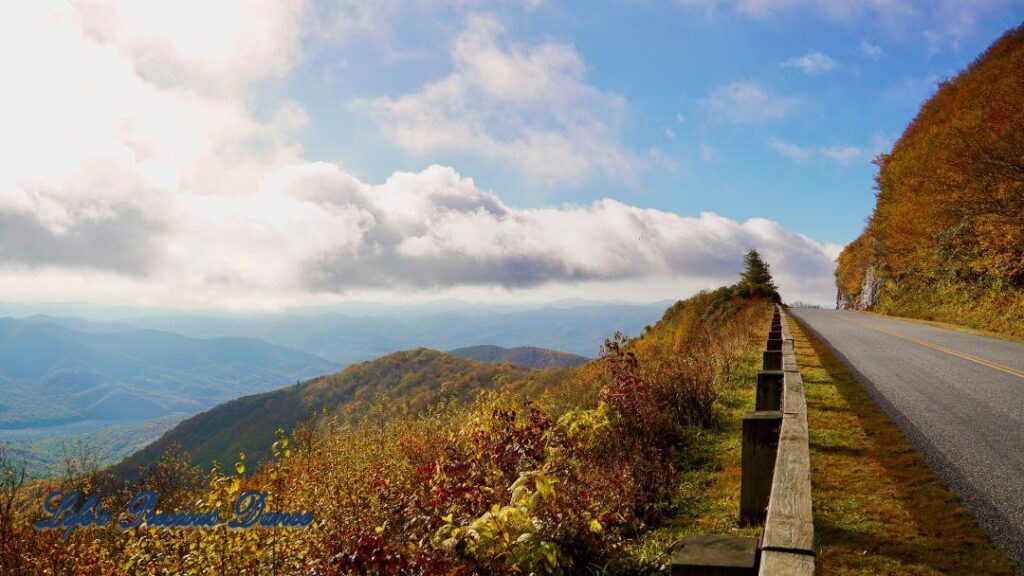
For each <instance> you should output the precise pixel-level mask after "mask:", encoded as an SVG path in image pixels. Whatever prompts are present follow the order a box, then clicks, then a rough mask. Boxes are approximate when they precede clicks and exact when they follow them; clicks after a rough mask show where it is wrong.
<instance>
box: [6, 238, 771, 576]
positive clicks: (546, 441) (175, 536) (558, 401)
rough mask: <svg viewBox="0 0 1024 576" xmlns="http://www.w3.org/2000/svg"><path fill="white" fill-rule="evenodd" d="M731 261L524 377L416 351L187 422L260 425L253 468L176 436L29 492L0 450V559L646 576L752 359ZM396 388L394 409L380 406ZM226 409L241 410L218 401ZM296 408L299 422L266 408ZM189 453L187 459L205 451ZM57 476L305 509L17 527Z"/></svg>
mask: <svg viewBox="0 0 1024 576" xmlns="http://www.w3.org/2000/svg"><path fill="white" fill-rule="evenodd" d="M747 260H748V268H750V269H748V273H745V274H744V276H743V279H742V280H741V281H740V282H739V283H738V284H736V285H735V286H731V287H723V288H720V289H718V290H715V291H712V292H703V293H700V294H698V295H696V296H694V297H692V298H690V299H688V300H685V301H680V302H677V303H676V304H674V305H673V306H671V307H670V308H669V309H668V310H667V311H666V312H665V314H664V316H663V318H662V319H661V320H660V321H658V322H657V323H656V324H655V325H653V326H651V327H649V328H648V329H647V330H646V331H645V333H644V334H643V335H642V336H641V337H639V338H636V339H629V338H626V337H624V336H622V335H621V334H616V335H615V336H613V337H612V338H609V339H608V340H607V341H606V342H605V344H604V346H603V347H602V352H601V357H600V358H599V359H596V360H593V361H591V362H588V363H586V364H584V365H582V366H579V367H576V368H570V369H562V370H549V371H536V370H525V369H520V368H515V367H513V366H511V365H510V364H507V363H502V364H482V363H479V362H473V361H470V360H464V359H461V358H456V357H454V356H451V355H447V354H444V353H441V352H436V351H432V350H425V349H417V350H411V351H408V352H403V353H398V354H393V355H389V356H385V357H383V358H380V359H378V360H376V361H373V362H367V363H363V364H359V365H356V366H353V367H351V368H349V369H347V370H345V371H342V372H340V373H338V374H334V375H331V376H325V377H323V378H319V379H314V380H311V381H309V382H306V383H302V384H299V385H298V386H296V387H294V388H288V389H283V390H280V391H277V392H274V393H269V394H264V395H258V396H253V397H249V398H246V399H241V400H239V401H235V402H232V403H228V404H225V405H222V406H221V407H218V408H216V409H214V410H212V411H210V412H207V413H205V414H206V419H204V420H202V421H199V420H195V419H193V420H195V421H194V422H191V421H186V422H185V423H183V424H189V423H190V422H191V424H190V426H193V427H196V428H202V429H203V430H204V432H205V433H206V434H207V435H212V436H216V437H218V438H222V439H224V440H225V441H226V443H227V444H231V443H232V442H234V441H239V440H242V441H244V442H246V443H248V442H250V441H254V440H266V437H267V436H269V440H266V443H265V444H264V446H269V448H270V449H269V452H270V455H271V458H268V459H265V460H263V461H262V462H259V461H258V456H257V455H258V454H259V453H260V451H257V450H255V449H254V450H253V451H252V452H250V453H249V454H250V455H249V457H248V458H246V456H245V455H244V454H239V455H238V456H237V462H236V463H235V465H234V466H223V465H215V466H214V468H213V470H212V471H210V472H209V473H208V474H207V473H204V472H203V471H202V470H201V469H200V467H199V466H194V465H193V464H191V463H190V458H189V455H188V454H186V453H185V452H183V451H182V450H181V448H180V447H179V445H175V444H174V443H173V442H172V443H165V444H161V446H162V447H165V448H166V451H164V453H163V456H162V458H161V459H160V460H159V461H158V462H156V463H154V464H152V465H150V466H147V467H146V470H145V474H144V475H143V476H142V477H141V478H140V479H139V480H138V482H137V483H134V484H133V485H132V486H126V487H124V488H123V489H117V488H110V487H109V486H110V485H109V484H108V480H107V479H105V473H104V471H102V470H95V469H92V470H88V469H81V467H69V469H68V473H67V474H65V475H63V476H62V477H60V478H55V479H50V480H43V481H40V482H37V483H34V484H29V485H26V484H24V483H23V481H22V479H23V476H22V475H21V474H20V473H19V471H18V468H17V466H16V465H14V464H12V462H11V460H10V459H9V458H8V457H7V455H6V454H5V452H4V450H3V449H0V572H2V573H4V574H6V573H14V574H75V575H95V576H105V575H109V574H126V575H127V574H153V575H155V574H179V573H187V574H207V573H210V574H213V573H216V574H239V575H241V574H267V575H282V574H346V575H347V574H352V575H355V574H361V575H370V574H373V575H380V576H383V575H407V576H428V575H439V576H440V575H464V576H469V575H470V574H494V575H500V574H508V575H515V574H537V575H552V576H554V575H563V574H583V573H595V574H596V573H631V574H632V573H637V574H639V573H649V572H651V571H654V570H657V569H658V563H659V562H663V561H664V558H663V554H664V553H666V552H668V551H669V548H670V547H669V546H668V545H662V544H658V542H657V541H654V542H653V544H652V545H655V546H656V550H654V551H653V553H652V551H651V550H648V548H647V547H645V546H643V545H641V544H639V542H641V540H642V538H643V537H644V536H645V535H646V534H648V533H649V532H650V531H651V529H652V528H655V527H658V526H660V525H662V524H664V523H665V522H667V521H668V519H670V518H671V516H672V514H673V513H674V512H673V511H678V510H679V509H680V508H679V506H681V505H682V504H681V503H680V502H678V501H676V498H677V497H676V496H675V493H676V491H677V489H678V488H679V486H677V484H678V483H679V482H680V480H679V479H680V478H684V477H686V476H680V474H682V470H684V469H686V468H687V467H694V466H698V465H699V464H700V463H699V462H697V461H693V460H692V458H693V456H692V454H698V453H701V449H700V444H701V443H702V442H706V435H707V433H708V432H709V431H711V430H713V429H715V427H716V426H717V425H718V422H719V418H720V416H721V414H722V411H723V407H722V406H721V405H720V403H719V399H720V397H721V395H722V394H723V393H724V392H725V391H726V390H727V386H729V385H730V382H733V380H732V375H733V373H734V371H736V370H737V369H738V366H739V365H740V362H741V361H743V360H742V359H744V358H752V357H753V356H752V353H753V352H754V350H755V349H756V348H757V345H758V342H759V341H760V338H761V337H762V336H763V333H764V332H763V331H764V329H765V328H766V326H767V322H768V319H769V317H770V313H771V308H770V303H771V302H772V301H774V300H777V299H778V296H777V293H776V292H775V289H774V286H773V284H772V282H771V277H770V274H769V273H768V268H767V265H766V264H764V262H763V261H762V260H760V258H759V257H758V256H757V254H756V253H755V252H753V251H752V252H751V254H750V255H748V259H747ZM754 268H756V270H754ZM745 385H746V386H749V385H750V382H749V378H748V379H745ZM382 394H387V395H388V396H389V398H384V397H383V396H382ZM395 400H401V401H403V402H406V403H407V404H408V407H407V408H405V409H396V407H397V405H396V404H395V403H394V401H395ZM287 404H292V406H291V407H290V408H289V407H288V406H286V405H287ZM236 407H237V408H240V410H238V411H239V412H244V413H246V414H248V416H249V417H248V418H241V417H236V416H238V415H234V414H231V413H230V412H233V411H234V409H235V408H236ZM322 407H327V408H328V409H327V410H322V409H321V408H322ZM309 413H312V415H313V416H312V418H311V419H306V420H305V421H304V423H300V421H299V420H289V421H287V422H285V421H284V420H281V419H280V415H282V414H285V415H287V416H288V418H292V417H296V418H298V417H300V415H303V414H309ZM201 416H202V415H201ZM269 417H274V418H275V419H274V420H273V422H270V421H268V418H269ZM275 426H280V428H279V429H278V430H277V431H276V433H275V431H274V427H275ZM289 428H291V430H289ZM170 436H173V434H172V435H169V437H166V438H167V439H168V440H173V439H174V438H171V437H170ZM179 439H180V438H179ZM191 448H192V449H193V450H194V451H195V453H194V454H193V455H192V456H193V458H192V462H196V459H195V456H196V454H199V455H200V458H202V457H203V456H205V455H206V454H207V453H208V451H207V448H210V447H209V446H204V447H199V449H197V446H191ZM263 450H266V448H263ZM687 454H691V456H687ZM232 460H234V458H232ZM229 462H230V460H229ZM198 463H199V464H202V461H201V460H200V461H199V462H198ZM104 486H108V487H106V488H105V487H104ZM54 489H59V490H81V491H82V492H83V493H85V494H90V493H91V494H96V493H99V494H101V495H103V496H104V501H105V502H107V503H108V504H109V508H110V509H113V510H119V509H121V510H123V509H124V506H125V502H126V501H127V499H128V497H129V496H130V495H131V494H133V493H134V492H135V491H137V490H139V489H147V490H153V491H155V492H157V493H158V494H159V495H160V496H159V497H160V509H161V510H181V509H189V510H199V511H200V512H201V513H203V514H211V513H213V511H217V513H218V514H220V517H221V518H230V517H231V514H232V510H233V508H232V505H233V504H232V503H233V502H234V500H235V499H237V498H238V497H239V494H242V493H244V492H245V491H246V490H260V491H263V492H265V493H267V494H269V495H270V496H268V501H267V502H268V506H270V507H272V509H274V510H294V511H312V512H313V513H314V516H315V519H314V521H313V522H312V525H310V526H309V527H308V528H306V529H300V530H294V529H278V530H262V529H261V530H231V529H228V528H227V527H226V526H225V525H223V524H222V525H219V526H217V527H216V528H213V529H194V530H163V529H160V528H158V527H152V526H147V527H137V528H132V529H131V530H129V532H128V533H124V534H122V533H120V532H119V531H118V530H117V529H116V527H115V525H114V523H113V522H111V523H109V524H107V525H106V526H105V527H103V528H91V529H81V530H76V531H75V533H74V534H72V535H71V536H70V537H69V538H68V539H67V540H62V539H61V537H60V534H59V533H53V532H37V531H35V530H33V529H32V528H31V523H30V520H31V519H33V518H35V517H36V516H37V515H38V499H39V498H41V497H42V495H43V494H45V493H47V492H48V491H50V490H54ZM690 505H692V502H691V503H689V504H686V506H690Z"/></svg>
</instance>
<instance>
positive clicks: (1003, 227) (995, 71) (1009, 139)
mask: <svg viewBox="0 0 1024 576" xmlns="http://www.w3.org/2000/svg"><path fill="white" fill-rule="evenodd" d="M1022 94H1024V26H1018V27H1017V28H1014V29H1013V30H1010V31H1009V32H1007V33H1006V34H1004V35H1003V36H1002V37H1001V38H999V39H998V40H997V41H996V42H995V43H994V44H993V45H992V46H991V47H989V49H988V50H987V51H985V52H984V53H983V54H982V55H981V56H979V57H978V59H977V60H975V62H974V63H972V64H971V65H970V66H969V67H968V68H967V69H966V70H964V71H963V72H961V73H960V74H959V75H958V76H957V77H955V78H953V79H952V80H949V81H946V82H943V83H941V84H940V86H939V88H938V90H937V92H936V93H935V95H934V96H932V98H931V99H929V100H928V101H927V102H926V103H925V104H924V105H923V106H922V108H921V111H920V113H919V114H918V115H917V117H916V118H915V119H914V121H913V122H912V123H911V124H910V125H909V126H908V128H907V129H906V131H905V132H904V133H903V135H902V136H901V137H900V139H899V140H898V141H897V142H896V144H895V145H894V147H893V149H892V151H891V152H890V153H888V154H882V155H880V156H879V157H878V158H877V159H876V164H878V166H879V172H878V176H877V177H876V183H877V185H876V187H877V203H876V206H875V209H874V211H873V213H872V215H871V218H870V220H869V222H868V225H867V228H866V230H865V231H864V233H863V234H862V235H861V236H860V237H859V238H857V239H856V240H855V241H854V242H852V243H851V244H850V245H848V246H847V247H846V248H845V249H844V250H843V252H842V254H840V256H839V259H838V265H837V268H836V282H837V285H838V296H837V304H838V305H839V306H840V307H848V308H859V309H873V310H877V311H880V312H883V313H889V314H895V315H901V316H910V317H917V318H924V319H935V320H944V321H949V322H953V323H957V324H964V325H968V326H972V327H975V328H982V329H988V330H993V331H997V332H1003V333H1007V334H1013V335H1017V336H1024V97H1022Z"/></svg>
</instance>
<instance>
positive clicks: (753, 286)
mask: <svg viewBox="0 0 1024 576" xmlns="http://www.w3.org/2000/svg"><path fill="white" fill-rule="evenodd" d="M743 264H744V266H745V268H744V270H743V272H742V273H741V274H740V281H739V282H738V283H737V284H736V290H737V293H738V294H739V295H741V296H764V297H767V298H771V299H772V300H773V301H775V302H781V301H782V300H781V298H780V297H779V292H778V289H777V288H776V286H775V282H774V281H773V280H772V272H771V267H770V266H768V263H767V262H765V261H764V259H763V258H761V255H760V254H758V252H757V250H753V249H752V250H751V251H750V252H747V255H746V256H744V257H743Z"/></svg>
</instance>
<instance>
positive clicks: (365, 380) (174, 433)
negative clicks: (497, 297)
mask: <svg viewBox="0 0 1024 576" xmlns="http://www.w3.org/2000/svg"><path fill="white" fill-rule="evenodd" d="M559 373H560V372H559V371H556V370H548V371H537V370H527V369H524V368H518V367H515V366H512V365H511V364H508V363H499V364H493V363H481V362H475V361H473V360H467V359H463V358H458V357H456V356H453V355H451V354H445V353H443V352H438V351H436V350H428V349H425V348H418V349H415V350H407V351H404V352H396V353H394V354H389V355H387V356H384V357H382V358H378V359H376V360H373V361H370V362H361V363H359V364H355V365H352V366H349V367H348V368H346V369H345V370H343V371H341V372H338V373H336V374H331V375H327V376H322V377H320V378H315V379H313V380H310V381H308V382H303V383H301V384H297V385H295V386H289V387H286V388H282V389H280V390H275V391H273V392H266V393H263V394H256V395H253V396H246V397H243V398H238V399H236V400H232V401H230V402H226V403H224V404H221V405H219V406H217V407H215V408H213V409H211V410H208V411H206V412H203V413H201V414H197V415H195V416H193V417H191V418H189V419H187V420H184V421H182V422H181V423H180V424H178V425H177V426H175V427H174V428H172V429H171V430H170V431H169V432H167V433H166V434H164V435H163V436H161V437H160V439H159V440H157V441H156V442H154V443H152V444H150V445H149V446H147V447H146V448H144V449H142V450H141V451H139V452H137V453H135V454H133V455H132V456H130V457H128V458H126V459H125V460H124V461H122V462H121V463H120V464H118V465H117V466H115V467H114V473H115V474H116V475H118V476H119V477H123V478H130V477H132V476H134V474H135V473H136V472H137V471H138V470H139V469H140V467H143V466H152V465H153V464H154V463H156V462H157V461H158V460H159V459H160V458H161V457H162V456H163V454H164V453H165V452H166V451H167V449H168V448H169V447H171V446H172V445H178V446H181V447H183V448H184V449H185V450H186V451H188V452H189V454H190V455H191V456H192V462H193V464H196V465H199V466H202V467H203V468H204V469H206V468H209V466H210V464H211V463H212V461H213V460H219V461H221V462H225V461H233V460H230V459H233V458H237V456H238V453H239V452H245V454H246V455H247V456H248V457H249V459H250V461H259V460H262V459H264V458H267V457H269V456H270V446H271V444H272V443H273V442H274V431H275V430H277V429H278V428H283V429H284V430H286V431H288V432H291V431H292V430H293V429H294V428H295V427H296V426H298V425H299V424H301V423H302V422H304V421H306V420H308V419H309V418H310V417H311V416H312V415H313V414H315V413H316V412H318V411H319V410H322V409H328V410H330V411H339V412H340V413H343V414H347V415H356V414H359V413H361V412H362V411H364V410H366V409H367V408H369V407H370V406H371V405H372V404H373V403H374V402H375V401H376V400H377V399H378V398H379V397H380V396H381V395H384V396H387V397H389V398H392V399H395V400H397V401H399V402H400V403H402V404H405V405H407V406H408V407H409V408H410V409H412V410H414V411H415V410H422V409H424V408H426V407H428V406H430V405H433V404H435V403H437V402H439V401H441V400H446V399H459V400H468V399H470V398H473V397H474V396H475V395H476V394H477V393H479V392H480V391H482V390H487V389H491V388H496V387H498V386H504V387H507V388H510V389H515V388H516V387H525V386H532V387H543V386H544V385H545V382H547V381H550V379H552V378H555V377H557V375H558V374H559Z"/></svg>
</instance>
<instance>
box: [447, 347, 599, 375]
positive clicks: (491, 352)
mask: <svg viewBox="0 0 1024 576" xmlns="http://www.w3.org/2000/svg"><path fill="white" fill-rule="evenodd" d="M448 353H449V354H451V355H452V356H458V357H459V358H466V359H469V360H476V361H477V362H508V363H509V364H512V365H513V366H519V367H520V368H533V369H537V370H544V369H547V368H573V367H575V366H580V365H582V364H586V363H587V361H588V360H589V359H588V358H587V357H585V356H580V355H578V354H570V353H568V352H559V351H558V350H550V349H548V348H538V347H536V346H516V347H514V348H502V347H501V346H495V345H493V344H482V345H479V346H467V347H465V348H456V349H455V350H449V351H448Z"/></svg>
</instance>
